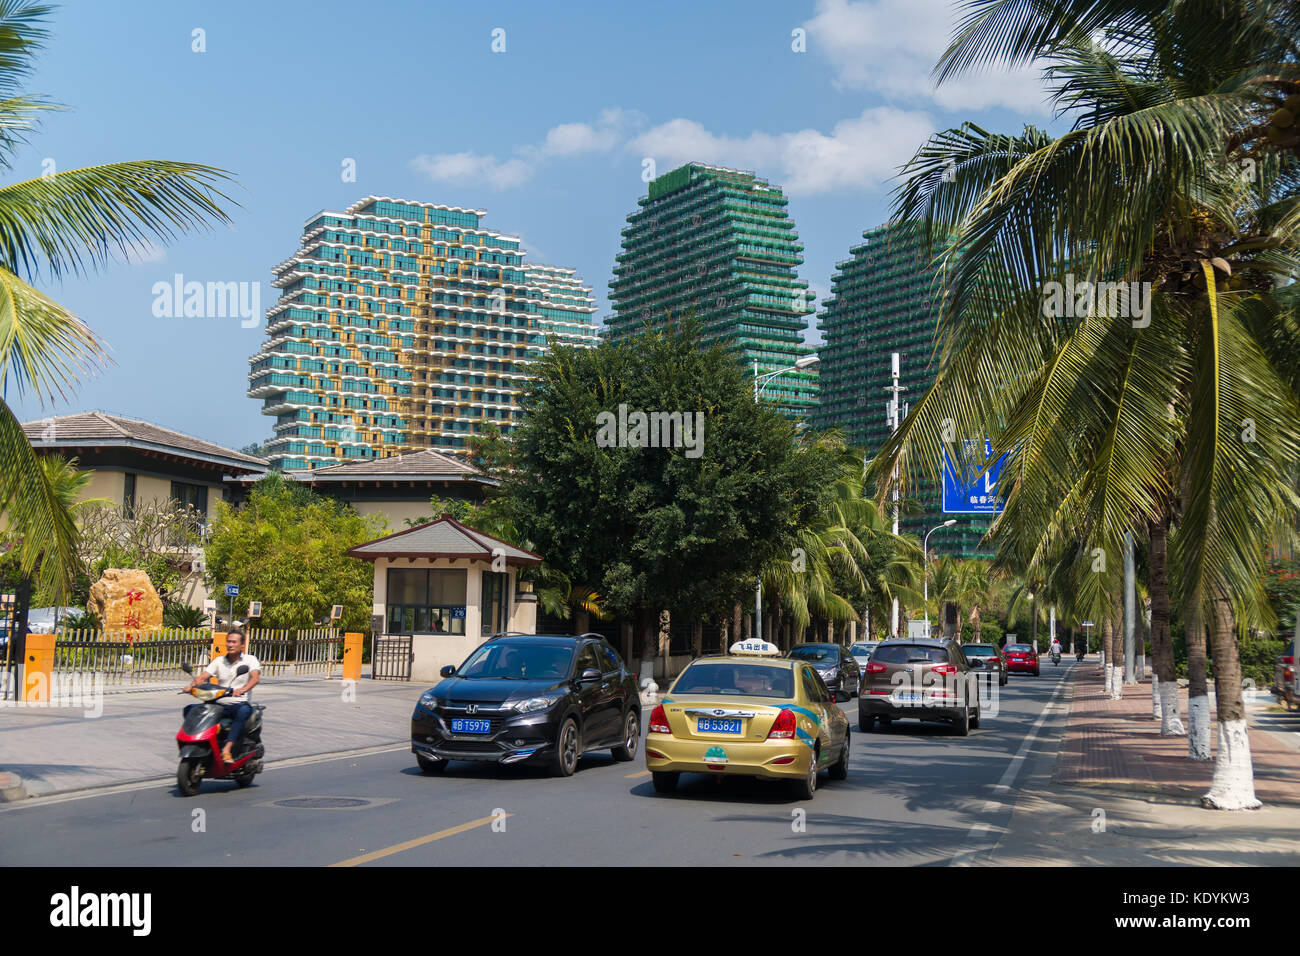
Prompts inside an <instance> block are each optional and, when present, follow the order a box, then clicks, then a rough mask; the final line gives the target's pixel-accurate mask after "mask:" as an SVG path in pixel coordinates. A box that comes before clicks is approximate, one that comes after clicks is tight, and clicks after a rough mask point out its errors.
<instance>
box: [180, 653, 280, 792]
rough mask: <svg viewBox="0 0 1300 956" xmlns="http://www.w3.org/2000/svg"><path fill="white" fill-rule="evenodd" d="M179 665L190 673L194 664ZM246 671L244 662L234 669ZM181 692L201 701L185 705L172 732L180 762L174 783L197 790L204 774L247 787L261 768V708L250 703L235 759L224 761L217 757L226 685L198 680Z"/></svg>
mask: <svg viewBox="0 0 1300 956" xmlns="http://www.w3.org/2000/svg"><path fill="white" fill-rule="evenodd" d="M181 669H182V670H184V671H185V673H187V674H192V673H194V668H193V667H191V666H190V665H189V664H188V663H187V664H182V665H181ZM247 673H248V666H247V665H242V666H240V668H239V669H238V670H237V671H235V676H236V677H239V676H241V675H243V674H247ZM181 693H182V694H190V695H192V696H193V697H196V698H197V699H198V700H199V701H200V702H201V703H199V704H197V705H195V706H192V707H187V708H186V714H185V718H184V722H183V723H182V725H181V729H180V730H179V731H178V732H177V734H176V745H177V746H178V747H179V748H180V754H181V761H180V764H179V765H178V766H177V767H176V786H177V787H178V788H180V791H181V793H182V794H184V795H185V796H187V797H192V796H194V794H196V793H198V792H199V785H200V784H201V783H202V782H203V778H204V777H210V778H212V779H214V780H223V779H230V780H234V781H235V783H237V784H238V785H239V786H241V787H247V786H248V785H249V784H250V783H252V782H253V777H254V776H256V775H257V774H258V773H259V772H260V771H261V770H262V758H263V757H264V756H266V748H264V747H263V746H262V711H263V710H264V709H265V708H264V707H262V706H260V705H258V704H253V705H252V706H253V713H252V716H250V717H249V718H248V723H247V724H245V725H244V733H243V735H242V736H241V738H240V740H239V744H238V746H237V749H236V752H235V754H234V758H235V759H234V760H233V761H231V762H230V763H226V762H225V761H224V760H222V759H221V748H222V747H224V746H225V744H226V731H227V730H228V729H229V726H230V721H231V718H230V717H229V716H228V714H227V710H226V707H225V705H224V704H223V703H222V698H223V697H228V696H230V693H231V690H230V688H229V687H221V686H219V685H217V684H200V685H199V686H198V687H194V688H191V689H189V690H183V691H181Z"/></svg>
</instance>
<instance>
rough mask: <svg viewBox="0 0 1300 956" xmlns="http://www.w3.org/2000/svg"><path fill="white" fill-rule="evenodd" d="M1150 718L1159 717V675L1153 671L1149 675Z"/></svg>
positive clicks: (1157, 718)
mask: <svg viewBox="0 0 1300 956" xmlns="http://www.w3.org/2000/svg"><path fill="white" fill-rule="evenodd" d="M1151 719H1152V720H1159V719H1160V675H1159V674H1154V673H1153V674H1152V675H1151ZM1161 732H1162V733H1163V730H1162V731H1161Z"/></svg>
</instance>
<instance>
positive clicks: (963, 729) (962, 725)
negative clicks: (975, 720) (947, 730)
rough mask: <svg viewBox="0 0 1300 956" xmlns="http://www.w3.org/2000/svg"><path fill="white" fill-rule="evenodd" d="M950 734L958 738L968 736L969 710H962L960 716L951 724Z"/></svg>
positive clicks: (966, 708)
mask: <svg viewBox="0 0 1300 956" xmlns="http://www.w3.org/2000/svg"><path fill="white" fill-rule="evenodd" d="M952 732H953V733H954V734H956V735H957V736H958V737H965V736H967V735H969V734H970V708H969V707H964V708H962V712H961V716H960V717H958V718H956V719H954V720H953V722H952Z"/></svg>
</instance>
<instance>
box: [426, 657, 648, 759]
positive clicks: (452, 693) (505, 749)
mask: <svg viewBox="0 0 1300 956" xmlns="http://www.w3.org/2000/svg"><path fill="white" fill-rule="evenodd" d="M442 676H443V677H444V678H446V679H445V680H443V681H442V682H441V683H439V684H438V685H436V686H435V687H432V688H430V689H429V690H427V691H425V692H424V694H423V695H421V697H420V700H419V703H418V704H416V706H415V713H414V714H412V715H411V750H412V752H414V754H415V759H416V762H417V763H419V765H420V769H421V770H423V771H424V772H425V773H441V772H442V771H443V770H445V769H446V767H447V764H448V762H450V761H452V760H479V761H490V762H492V763H501V764H516V763H533V764H546V765H548V766H549V767H550V769H551V772H552V773H555V774H558V775H560V776H566V777H567V776H568V775H570V774H571V773H573V771H574V770H575V769H576V768H577V766H578V758H579V757H580V756H582V755H583V754H584V753H587V752H588V751H592V750H606V749H608V750H611V751H612V752H613V754H614V759H616V760H631V759H633V758H634V757H635V756H636V750H637V745H638V743H639V742H640V740H641V699H640V696H639V694H638V693H637V686H636V680H635V678H633V676H632V673H631V672H630V671H629V670H628V669H627V667H625V666H624V664H623V661H622V660H621V659H620V658H619V656H618V654H617V653H616V652H615V651H614V649H613V648H612V647H610V646H609V644H608V643H607V642H606V641H605V640H604V638H602V637H601V636H600V635H598V634H590V635H582V636H581V637H561V636H556V637H551V636H542V635H512V636H501V637H494V638H490V639H488V640H487V641H485V642H484V643H483V644H481V645H479V647H477V648H476V649H475V650H474V652H473V653H472V654H470V655H469V657H467V658H466V659H465V662H464V663H463V664H461V666H460V667H444V668H443V669H442Z"/></svg>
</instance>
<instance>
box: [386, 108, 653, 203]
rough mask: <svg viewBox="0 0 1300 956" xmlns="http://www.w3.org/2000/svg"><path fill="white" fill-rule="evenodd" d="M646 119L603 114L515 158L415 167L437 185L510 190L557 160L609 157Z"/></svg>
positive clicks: (447, 160) (473, 157)
mask: <svg viewBox="0 0 1300 956" xmlns="http://www.w3.org/2000/svg"><path fill="white" fill-rule="evenodd" d="M644 122H645V117H643V116H642V115H641V114H640V113H637V112H635V111H634V110H623V109H617V108H612V109H606V110H602V111H601V114H600V117H599V119H598V120H597V121H596V122H595V123H594V124H593V123H561V124H560V125H559V126H553V127H551V129H549V130H547V132H546V136H545V137H544V138H543V140H542V142H541V143H538V144H536V145H532V144H530V145H526V146H519V147H516V148H515V150H514V154H515V155H514V156H513V157H511V158H510V159H506V160H498V159H497V158H496V157H495V156H490V155H484V154H482V153H475V152H473V151H466V152H463V153H438V154H436V155H432V156H430V155H427V154H426V155H421V156H417V157H415V159H413V160H411V167H412V168H413V169H415V170H416V171H418V172H422V173H424V174H425V175H426V176H428V177H429V178H430V179H432V180H433V181H434V182H469V181H473V180H484V181H486V182H487V183H488V184H489V185H491V186H492V187H493V188H494V189H509V188H510V187H511V186H519V185H521V184H523V183H526V182H527V181H528V180H530V179H532V177H533V174H534V172H536V169H537V166H538V164H539V163H541V162H543V161H545V160H547V159H552V158H556V157H571V156H581V155H583V154H585V153H607V152H609V151H610V150H611V149H613V148H614V147H616V146H617V145H618V144H619V143H620V142H622V141H623V139H624V138H625V137H626V136H627V132H628V129H629V127H632V126H639V125H642V124H644Z"/></svg>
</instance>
